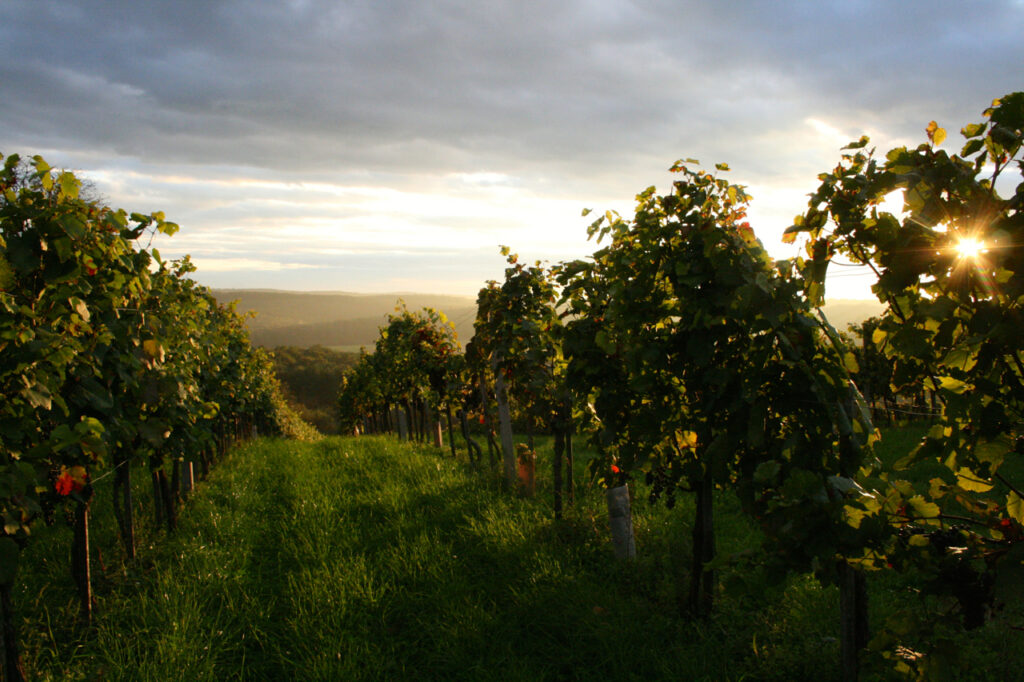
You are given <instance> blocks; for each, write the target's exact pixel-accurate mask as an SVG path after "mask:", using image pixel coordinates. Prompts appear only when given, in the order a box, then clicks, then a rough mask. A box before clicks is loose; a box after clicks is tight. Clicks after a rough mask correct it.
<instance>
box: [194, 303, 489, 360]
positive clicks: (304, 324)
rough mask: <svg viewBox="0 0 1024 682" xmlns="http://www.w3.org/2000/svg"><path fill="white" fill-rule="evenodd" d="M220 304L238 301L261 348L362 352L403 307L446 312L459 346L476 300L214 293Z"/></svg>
mask: <svg viewBox="0 0 1024 682" xmlns="http://www.w3.org/2000/svg"><path fill="white" fill-rule="evenodd" d="M213 295H214V296H215V297H216V298H217V300H218V301H219V302H220V303H228V302H231V301H237V310H238V311H239V312H240V313H247V312H250V311H251V312H253V313H255V316H253V317H251V318H250V319H249V320H248V326H249V333H250V336H251V338H252V342H253V343H254V344H256V345H257V346H266V347H274V346H302V347H308V346H316V345H320V346H328V347H333V348H343V349H347V350H357V349H358V348H359V347H360V346H366V347H367V348H368V349H369V348H372V347H373V344H374V341H376V339H377V335H378V332H379V330H380V327H381V326H383V325H384V324H385V323H386V321H387V316H388V314H389V313H393V312H394V311H395V310H396V308H398V307H400V306H401V305H402V303H404V304H405V306H406V308H408V309H409V310H412V311H415V310H421V309H423V308H424V307H429V308H434V309H436V310H439V311H441V312H443V313H444V314H445V315H446V316H447V317H448V319H449V320H451V321H452V322H453V323H454V324H455V330H456V333H457V334H458V337H459V341H460V342H461V343H463V344H465V343H466V341H468V340H469V339H470V337H472V335H473V320H474V318H475V317H476V301H475V300H474V299H472V298H469V297H468V296H445V295H433V294H352V293H344V292H319V291H277V290H269V289H214V290H213Z"/></svg>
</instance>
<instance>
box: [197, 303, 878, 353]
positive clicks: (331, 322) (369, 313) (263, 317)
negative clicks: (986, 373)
mask: <svg viewBox="0 0 1024 682" xmlns="http://www.w3.org/2000/svg"><path fill="white" fill-rule="evenodd" d="M213 295H214V296H215V297H216V298H217V300H218V301H220V302H221V303H227V302H229V301H238V311H239V312H242V313H244V312H247V311H250V310H251V311H255V312H256V313H257V314H256V317H254V318H252V319H250V320H249V321H248V324H249V331H250V334H251V337H252V341H253V343H254V344H256V345H258V346H265V347H268V348H273V347H275V346H299V347H302V348H308V347H310V346H327V347H330V348H342V349H345V350H350V351H355V350H358V348H359V347H360V346H366V347H367V348H368V349H371V348H372V347H373V344H374V341H376V339H377V336H378V332H379V330H380V327H381V326H383V325H384V324H385V321H386V318H387V316H388V314H389V313H392V312H394V311H395V307H396V306H397V305H400V302H404V303H405V305H406V307H407V308H408V309H409V310H420V309H422V308H424V307H430V308H435V309H437V310H440V311H441V312H443V313H444V314H445V315H447V316H448V319H450V320H451V321H452V322H454V323H455V331H456V332H457V333H458V335H459V342H460V343H461V344H463V345H465V343H466V342H467V341H469V340H470V339H471V338H472V336H473V319H474V318H475V317H476V301H474V300H473V299H472V298H470V297H468V296H445V295H441V294H351V293H324V292H315V291H275V290H269V289H214V290H213ZM881 310H882V306H881V305H880V304H879V303H878V302H876V301H859V300H836V301H831V302H829V303H828V304H826V305H825V315H826V316H827V317H828V318H829V321H830V322H832V324H833V325H834V326H835V327H836V329H838V330H840V331H846V325H847V324H849V323H850V322H861V321H863V320H865V319H867V318H868V317H871V316H872V315H878V314H880V312H881Z"/></svg>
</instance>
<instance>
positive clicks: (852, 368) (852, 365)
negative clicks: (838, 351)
mask: <svg viewBox="0 0 1024 682" xmlns="http://www.w3.org/2000/svg"><path fill="white" fill-rule="evenodd" d="M843 365H845V366H846V371H847V372H849V373H850V374H856V373H857V372H859V371H860V366H859V365H858V364H857V356H856V355H854V354H853V353H844V354H843Z"/></svg>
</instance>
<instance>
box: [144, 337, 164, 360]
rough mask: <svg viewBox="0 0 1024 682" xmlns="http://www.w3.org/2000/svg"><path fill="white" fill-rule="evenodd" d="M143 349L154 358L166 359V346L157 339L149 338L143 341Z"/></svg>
mask: <svg viewBox="0 0 1024 682" xmlns="http://www.w3.org/2000/svg"><path fill="white" fill-rule="evenodd" d="M142 351H143V352H144V353H145V354H146V355H148V356H149V357H151V358H153V359H154V360H159V361H160V362H163V361H164V347H163V346H161V345H160V342H159V341H157V340H156V339H147V340H146V341H143V342H142Z"/></svg>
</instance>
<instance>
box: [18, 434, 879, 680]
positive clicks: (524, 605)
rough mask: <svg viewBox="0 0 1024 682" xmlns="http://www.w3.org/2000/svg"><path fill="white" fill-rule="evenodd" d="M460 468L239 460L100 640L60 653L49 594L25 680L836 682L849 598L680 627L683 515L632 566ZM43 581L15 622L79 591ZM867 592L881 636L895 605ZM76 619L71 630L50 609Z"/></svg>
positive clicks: (414, 460)
mask: <svg viewBox="0 0 1024 682" xmlns="http://www.w3.org/2000/svg"><path fill="white" fill-rule="evenodd" d="M446 452H447V451H445V452H444V453H439V451H437V450H435V449H433V448H427V447H423V446H417V445H411V444H403V443H399V442H397V441H395V440H393V439H389V438H374V437H364V438H359V439H342V438H332V439H324V440H322V441H320V442H318V443H313V444H310V443H297V442H290V441H275V440H261V441H257V442H254V443H252V444H249V445H247V446H245V447H243V448H242V449H240V450H237V451H235V452H234V453H233V454H232V455H231V457H230V458H229V459H228V460H227V461H225V462H222V463H221V464H220V465H219V466H218V468H217V469H216V470H215V471H214V473H213V474H212V475H211V477H210V478H209V479H208V480H207V481H205V482H203V483H201V484H200V486H199V488H198V489H197V492H196V494H195V495H194V496H193V497H192V498H191V499H190V500H189V502H188V504H187V505H186V507H185V509H184V511H183V514H182V517H181V526H180V529H179V531H178V532H177V533H176V534H175V535H174V536H173V537H170V538H159V537H157V538H155V540H154V542H152V544H150V545H149V546H148V547H147V549H146V551H145V556H144V557H143V558H142V559H141V560H140V561H139V562H138V563H137V564H135V565H133V566H129V567H127V568H123V569H120V571H121V572H120V573H118V574H116V575H113V576H112V577H111V576H110V575H109V573H108V574H107V575H106V577H105V579H104V580H102V581H101V586H100V587H101V589H99V590H98V593H99V597H98V604H97V614H98V619H97V622H98V625H97V627H96V628H95V630H94V631H93V632H91V633H81V632H77V633H73V634H74V635H75V636H73V637H68V632H66V631H65V632H62V633H57V635H54V634H53V633H52V632H48V629H52V625H51V624H52V622H53V621H59V620H60V617H61V615H60V614H61V613H63V614H64V618H65V620H67V619H68V618H67V614H68V613H71V612H72V611H73V601H72V598H71V596H70V592H60V591H59V590H60V588H42V589H43V591H44V592H45V594H44V593H43V592H40V596H39V598H38V599H37V600H36V602H35V606H34V608H35V610H36V611H38V612H41V613H43V614H44V615H43V616H38V617H36V618H35V619H34V620H33V619H32V618H29V617H26V623H27V624H28V626H29V627H28V628H27V629H28V630H29V632H28V633H27V634H28V635H29V636H28V637H27V639H28V641H30V642H32V643H33V646H34V647H35V648H34V649H33V650H32V651H27V653H26V663H27V664H28V666H29V669H30V672H31V673H32V674H33V676H34V677H35V678H38V679H52V680H57V679H61V680H63V679H103V680H153V681H154V682H155V681H157V680H159V681H161V682H163V681H165V680H574V679H577V680H591V679H606V680H820V681H825V680H834V679H838V674H837V671H836V669H835V666H836V662H837V660H838V646H837V640H836V637H837V635H838V611H837V599H836V594H835V591H834V590H828V589H823V588H822V587H821V586H819V585H818V584H817V583H816V582H815V581H814V580H813V579H811V578H809V577H798V578H794V579H793V580H791V581H790V583H789V584H788V585H786V586H784V587H781V588H775V589H771V590H764V591H762V592H758V593H756V594H750V593H747V594H742V593H741V594H738V595H733V594H731V593H729V592H725V593H723V594H721V595H720V598H719V602H718V605H717V607H716V612H715V613H714V615H713V616H712V617H711V618H710V619H708V620H707V621H694V620H692V619H690V618H688V617H685V616H681V615H680V614H679V612H678V609H677V607H676V600H677V597H678V595H679V594H680V593H681V592H682V593H685V577H686V576H685V570H686V566H688V552H689V546H688V545H689V526H688V524H689V521H690V519H691V517H692V505H690V502H689V500H687V499H686V497H683V498H681V499H680V502H679V504H678V505H677V507H676V509H674V510H672V511H668V510H666V509H665V508H664V506H663V505H658V506H651V505H649V504H647V503H646V502H645V501H644V500H642V499H640V498H642V495H641V496H640V498H638V499H637V500H635V506H634V513H635V522H636V525H637V532H638V545H639V550H640V555H639V558H638V560H637V561H636V562H633V563H631V564H625V565H623V564H618V563H616V562H615V561H614V560H613V559H612V552H611V549H610V546H609V543H608V539H607V530H606V526H605V516H604V511H603V509H602V508H601V505H602V503H603V502H602V498H601V496H600V495H598V494H589V495H587V494H585V493H586V491H585V490H584V491H581V493H584V494H581V497H582V498H583V499H582V501H581V502H580V503H579V504H578V505H577V506H576V507H575V508H574V509H573V510H572V511H571V512H570V513H569V514H568V515H567V519H566V520H564V521H562V522H560V523H555V522H554V521H553V520H552V519H551V513H550V508H549V504H550V500H549V499H546V498H545V496H544V495H540V496H538V498H536V499H523V498H520V497H517V496H515V495H509V494H505V493H502V492H500V491H499V490H498V489H497V488H496V487H495V486H494V485H493V483H490V482H488V480H487V479H486V478H485V477H482V476H480V475H479V474H475V473H473V472H471V471H468V470H467V469H466V467H465V465H464V464H462V463H458V462H454V461H452V460H451V459H450V458H448V457H446V456H445V455H446ZM542 492H543V491H542ZM140 499H141V496H140ZM730 504H732V505H734V504H735V503H734V501H733V500H732V496H731V495H722V496H720V498H719V499H718V500H717V501H716V507H718V510H717V512H716V514H717V518H718V522H717V523H718V525H719V537H720V539H721V546H720V549H721V550H722V551H726V552H729V551H735V550H738V549H741V548H743V547H744V546H748V545H749V544H750V543H751V536H750V532H751V531H750V529H749V526H748V525H746V524H747V522H746V520H745V519H744V518H743V517H742V515H741V514H739V512H738V510H736V509H734V508H732V507H730ZM38 546H39V547H51V548H53V547H61V546H63V547H66V545H61V544H60V543H59V542H41V543H39V545H38ZM105 551H106V550H105ZM58 553H59V552H58ZM108 563H114V562H113V561H110V560H108ZM37 565H38V566H39V570H38V571H37V572H36V574H34V575H32V576H30V577H29V578H27V579H26V580H27V581H28V582H27V586H26V587H25V588H24V589H25V594H23V595H22V602H23V603H25V602H27V601H29V600H28V599H27V597H28V595H29V594H34V592H33V591H34V590H36V589H39V588H36V587H34V586H33V585H32V584H31V580H38V581H39V583H38V584H42V585H61V584H63V583H66V574H65V573H64V571H65V570H66V569H65V568H64V565H63V560H62V559H60V558H59V557H55V556H54V555H52V550H51V556H50V557H49V558H46V557H41V558H39V559H38V561H37ZM113 573H117V569H115V570H114V571H113ZM729 580H730V576H729V575H728V573H727V572H725V574H723V583H728V582H729ZM873 584H876V585H878V587H879V588H881V589H880V591H878V592H877V595H878V596H877V599H876V598H875V597H873V605H872V609H873V615H875V616H878V617H882V616H884V610H885V607H886V604H887V602H889V601H891V590H892V589H893V588H892V587H886V586H885V585H884V584H881V583H873ZM46 590H48V592H46ZM887 590H889V591H887ZM62 599H63V600H64V601H63V603H65V606H64V607H63V610H61V608H56V607H53V608H51V606H49V604H52V603H58V604H60V603H62V602H61V600H62ZM33 633H35V634H33ZM46 641H49V642H51V643H53V642H67V641H71V642H72V643H71V644H66V643H62V644H51V645H49V646H45V645H43V644H40V643H41V642H42V643H44V644H45V642H46Z"/></svg>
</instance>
